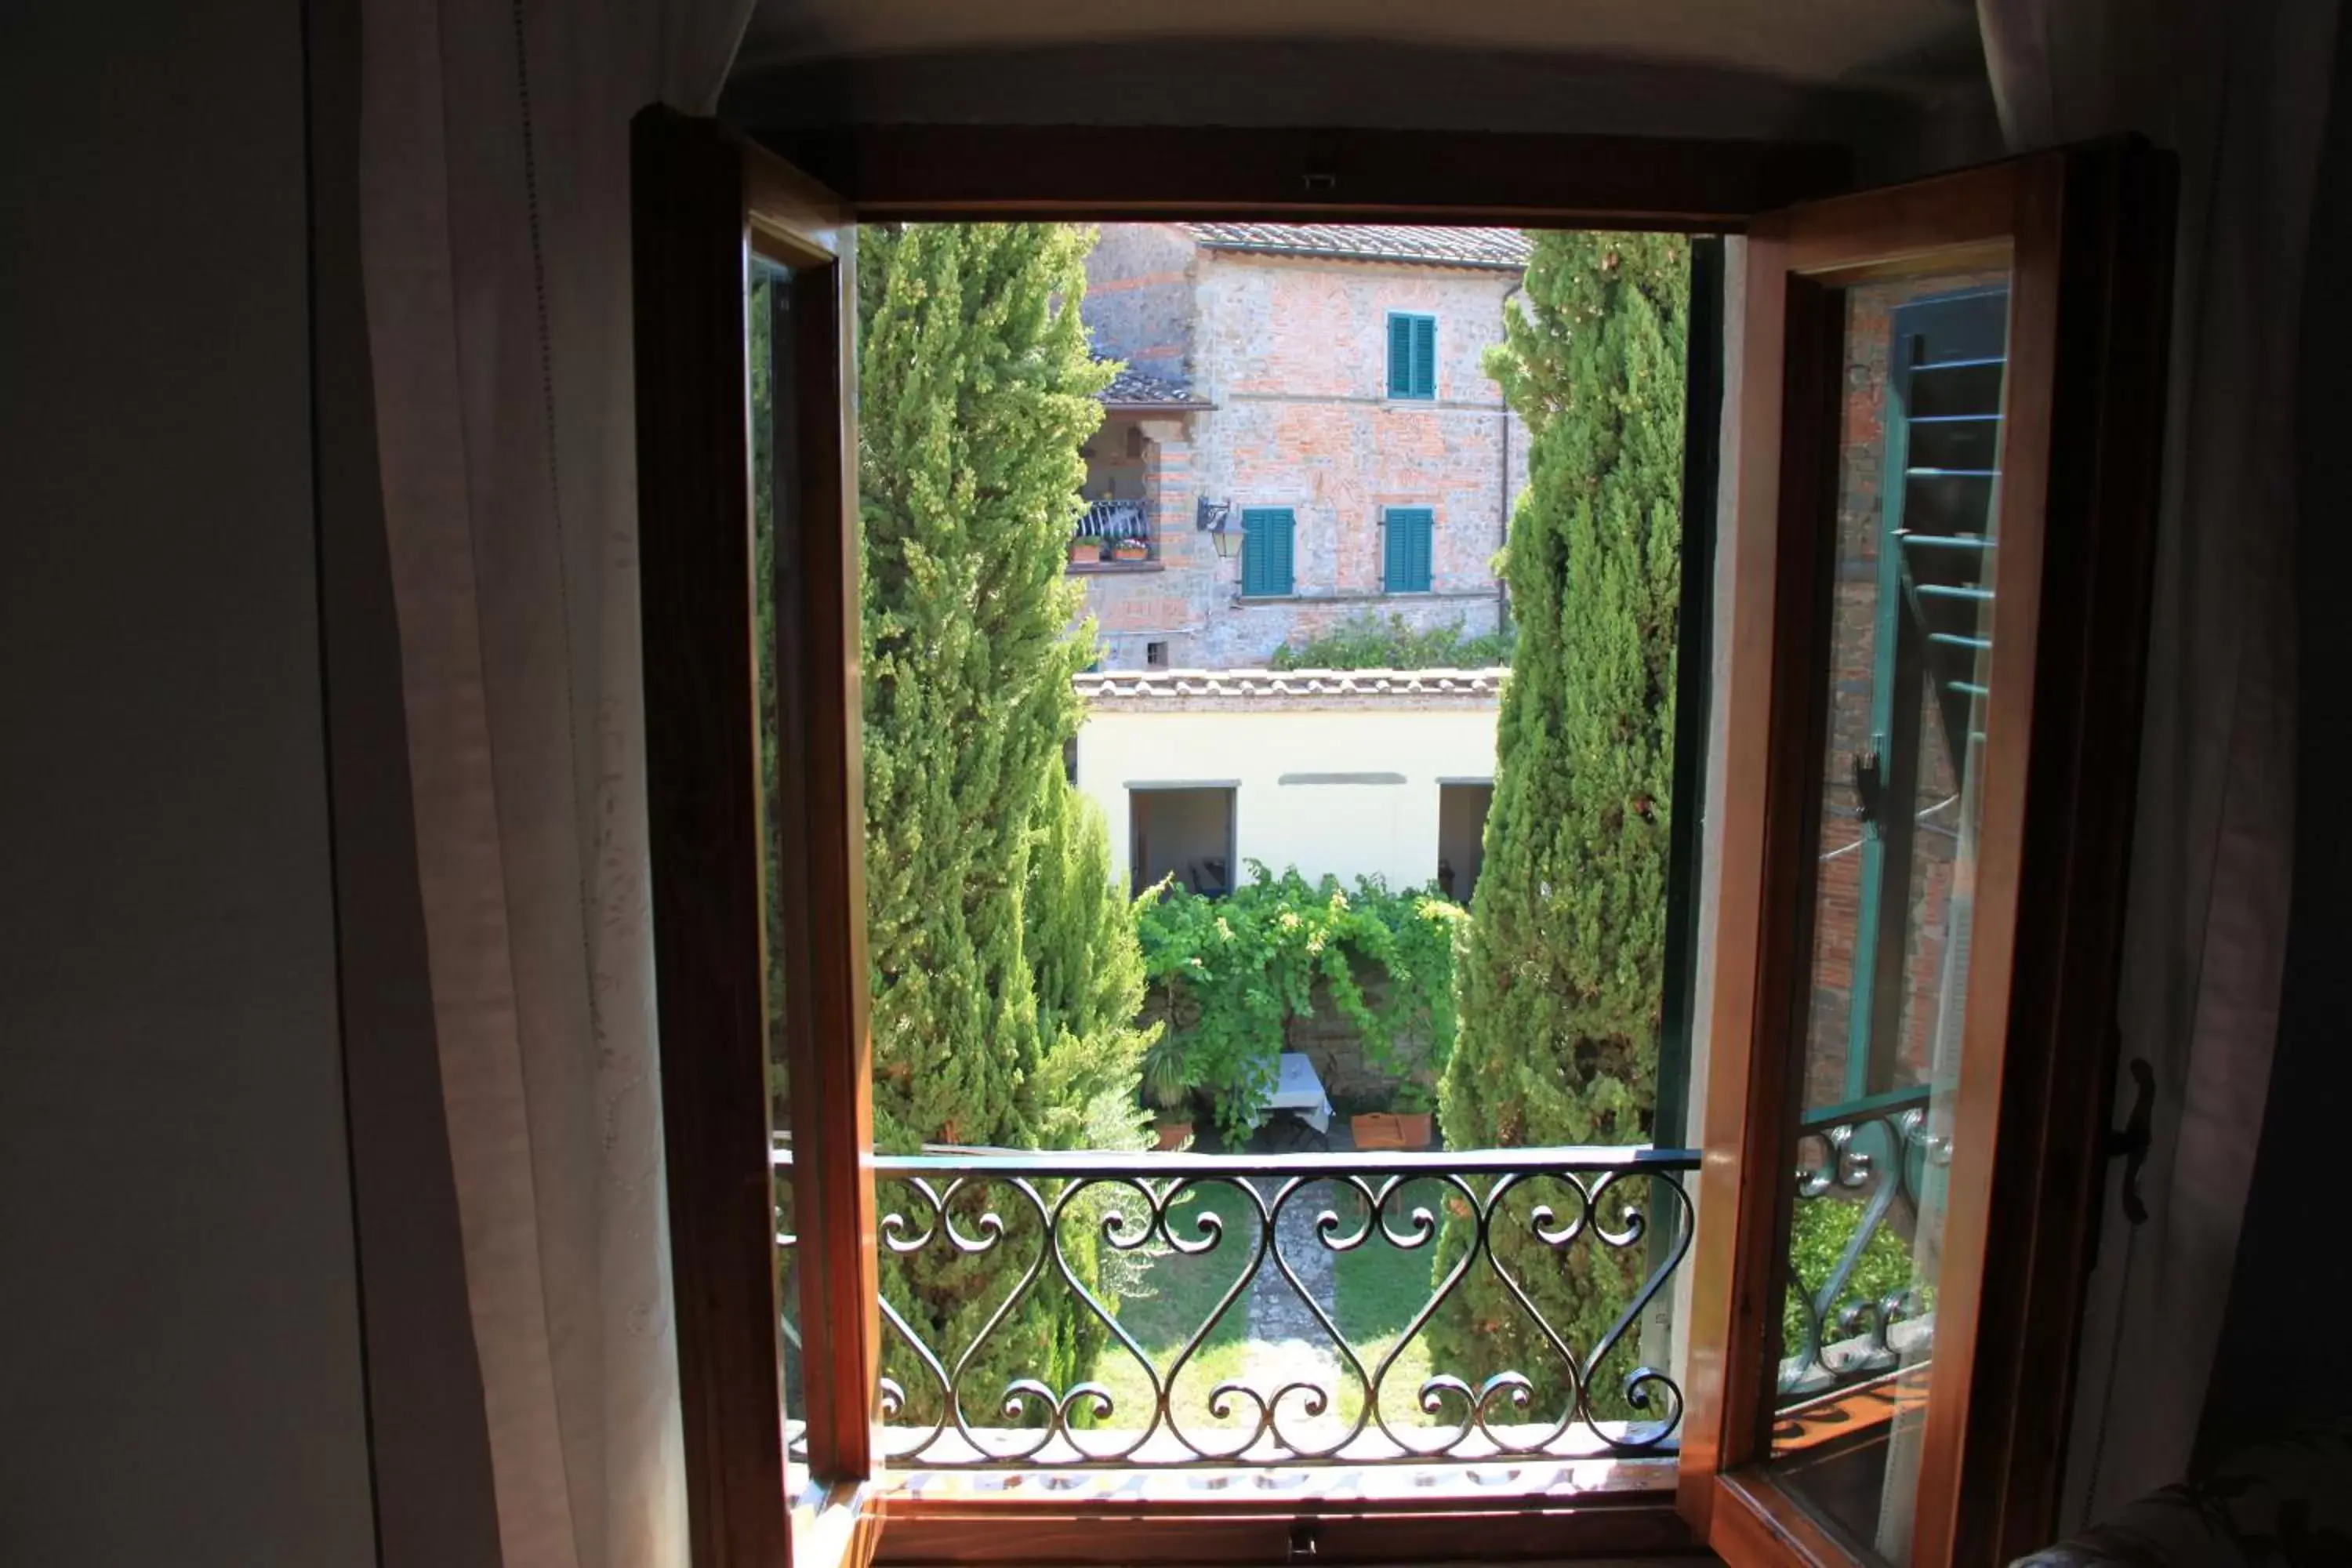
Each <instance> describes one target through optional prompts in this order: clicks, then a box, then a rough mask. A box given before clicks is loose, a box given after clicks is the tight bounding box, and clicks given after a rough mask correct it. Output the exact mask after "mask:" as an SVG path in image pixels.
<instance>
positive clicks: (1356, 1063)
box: [1142, 970, 1434, 1112]
mask: <svg viewBox="0 0 2352 1568" xmlns="http://www.w3.org/2000/svg"><path fill="white" fill-rule="evenodd" d="M1357 983H1358V984H1360V985H1362V986H1363V988H1364V996H1365V999H1366V1000H1367V1001H1369V1002H1370V1003H1371V1004H1372V1005H1373V1006H1374V1007H1376V1008H1377V1007H1378V1006H1379V1005H1380V1004H1381V1000H1382V999H1383V998H1384V997H1385V996H1386V995H1387V993H1388V984H1389V982H1388V977H1387V976H1386V975H1385V974H1382V973H1380V972H1378V971H1377V970H1375V971H1373V972H1372V973H1369V974H1359V975H1358V976H1357ZM1314 995H1315V1011H1314V1014H1313V1015H1312V1016H1309V1017H1305V1018H1294V1019H1292V1020H1291V1021H1290V1026H1289V1029H1288V1031H1287V1033H1286V1046H1285V1048H1286V1049H1288V1050H1294V1051H1300V1052H1304V1053H1305V1054H1306V1057H1307V1060H1308V1061H1310V1062H1312V1063H1314V1064H1315V1073H1316V1076H1317V1077H1318V1078H1320V1079H1322V1080H1323V1092H1324V1093H1326V1094H1328V1095H1329V1096H1330V1097H1331V1100H1332V1101H1333V1102H1334V1103H1335V1104H1336V1105H1338V1106H1339V1109H1340V1110H1342V1111H1343V1112H1345V1111H1348V1110H1351V1109H1353V1110H1364V1109H1371V1110H1377V1109H1381V1108H1382V1107H1385V1106H1386V1105H1387V1104H1388V1103H1389V1102H1390V1100H1391V1099H1393V1098H1394V1096H1395V1094H1396V1092H1397V1089H1398V1087H1399V1086H1400V1085H1401V1084H1402V1083H1403V1082H1404V1081H1406V1080H1407V1079H1418V1080H1419V1081H1420V1082H1421V1083H1422V1085H1423V1087H1424V1088H1432V1089H1433V1088H1434V1083H1433V1075H1432V1074H1431V1073H1430V1071H1429V1066H1428V1063H1429V1040H1428V1037H1427V1036H1426V1035H1424V1034H1421V1033H1412V1034H1406V1035H1402V1036H1400V1037H1398V1039H1397V1040H1396V1042H1395V1046H1394V1059H1393V1066H1392V1067H1391V1068H1388V1069H1383V1068H1378V1067H1375V1066H1373V1065H1372V1063H1371V1061H1370V1058H1368V1057H1367V1056H1366V1055H1365V1050H1364V1041H1363V1037H1362V1036H1361V1035H1360V1034H1358V1033H1357V1031H1356V1027H1355V1026H1354V1025H1352V1024H1350V1023H1349V1022H1348V1020H1347V1019H1345V1018H1343V1017H1341V1016H1339V1010H1338V1009H1337V1008H1336V1007H1334V1006H1333V1005H1331V1000H1330V992H1329V988H1328V986H1326V985H1325V984H1323V983H1322V982H1321V981H1319V980H1318V981H1317V982H1316V984H1315V993H1314ZM1168 1019H1169V1012H1168V1002H1167V994H1166V993H1165V992H1164V991H1154V992H1153V993H1152V994H1151V996H1150V1000H1148V1001H1147V1002H1146V1003H1145V1004H1144V1008H1143V1017H1142V1022H1143V1023H1144V1024H1145V1025H1146V1026H1150V1025H1152V1024H1160V1023H1166V1022H1167V1021H1168Z"/></svg>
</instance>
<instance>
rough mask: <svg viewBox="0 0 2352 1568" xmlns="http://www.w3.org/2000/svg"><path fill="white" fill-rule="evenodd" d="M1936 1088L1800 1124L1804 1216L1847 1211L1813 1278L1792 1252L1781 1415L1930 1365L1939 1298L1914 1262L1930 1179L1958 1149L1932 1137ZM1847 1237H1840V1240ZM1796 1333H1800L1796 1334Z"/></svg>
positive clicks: (1799, 1193) (1799, 1212)
mask: <svg viewBox="0 0 2352 1568" xmlns="http://www.w3.org/2000/svg"><path fill="white" fill-rule="evenodd" d="M1928 1098H1929V1089H1928V1088H1927V1086H1926V1085H1924V1084H1923V1085H1920V1086H1918V1087H1916V1088H1913V1089H1897V1090H1894V1091H1892V1092H1890V1093H1886V1094H1882V1095H1876V1096H1874V1097H1872V1098H1871V1099H1869V1100H1858V1101H1853V1102H1849V1103H1847V1104H1844V1105H1840V1106H1833V1107H1831V1108H1830V1109H1828V1110H1823V1111H1820V1112H1816V1113H1813V1114H1811V1115H1809V1116H1808V1117H1807V1118H1806V1119H1805V1120H1804V1121H1801V1122H1799V1123H1798V1127H1797V1160H1796V1170H1795V1173H1794V1180H1795V1182H1796V1217H1795V1219H1794V1221H1793V1223H1792V1226H1791V1229H1792V1232H1793V1231H1799V1230H1803V1229H1806V1228H1807V1227H1806V1224H1805V1222H1806V1217H1807V1214H1808V1211H1809V1209H1811V1208H1812V1205H1844V1207H1843V1211H1841V1210H1837V1209H1826V1208H1824V1209H1819V1210H1815V1211H1813V1212H1815V1213H1818V1214H1822V1215H1838V1217H1839V1220H1840V1222H1841V1223H1840V1224H1839V1225H1838V1226H1836V1228H1835V1229H1832V1230H1830V1231H1828V1232H1827V1234H1828V1235H1829V1236H1830V1237H1832V1239H1835V1240H1837V1247H1836V1251H1835V1256H1834V1258H1832V1261H1831V1263H1830V1266H1829V1267H1828V1268H1827V1269H1826V1270H1823V1271H1822V1272H1821V1275H1820V1278H1818V1279H1806V1278H1804V1277H1803V1275H1802V1271H1801V1268H1800V1267H1799V1259H1798V1258H1796V1257H1795V1256H1794V1255H1795V1253H1796V1250H1797V1248H1796V1247H1795V1244H1794V1242H1793V1241H1792V1244H1791V1249H1790V1250H1791V1259H1790V1278H1789V1299H1790V1310H1789V1312H1788V1314H1787V1317H1786V1325H1785V1328H1784V1332H1783V1335H1782V1338H1783V1340H1784V1341H1785V1342H1784V1343H1783V1344H1782V1346H1781V1347H1780V1348H1781V1357H1780V1378H1779V1394H1780V1405H1781V1407H1782V1408H1784V1409H1785V1408H1787V1407H1790V1406H1791V1405H1800V1404H1802V1403H1804V1402H1806V1401H1808V1400H1812V1399H1816V1398H1819V1397H1820V1396H1821V1395H1822V1394H1826V1393H1830V1392H1832V1391H1834V1390H1836V1389H1840V1388H1844V1387H1848V1386H1851V1385H1853V1384H1859V1383H1864V1382H1866V1381H1868V1380H1870V1379H1872V1378H1875V1377H1879V1376H1883V1375H1885V1373H1891V1372H1894V1371H1895V1370H1897V1369H1898V1368H1899V1367H1901V1366H1903V1365H1904V1364H1906V1362H1916V1361H1918V1360H1920V1359H1922V1357H1923V1356H1924V1354H1925V1352H1926V1351H1927V1347H1928V1344H1929V1342H1930V1341H1931V1339H1932V1337H1933V1334H1934V1328H1935V1324H1934V1306H1935V1301H1934V1293H1933V1291H1932V1290H1931V1289H1926V1288H1923V1287H1922V1286H1921V1284H1920V1283H1919V1269H1918V1267H1917V1264H1916V1260H1915V1259H1914V1258H1913V1257H1912V1249H1913V1247H1914V1244H1915V1242H1916V1234H1917V1229H1918V1226H1919V1216H1920V1214H1921V1210H1922V1207H1923V1202H1922V1200H1923V1197H1924V1196H1925V1194H1926V1188H1927V1183H1928V1182H1930V1181H1931V1180H1935V1179H1937V1173H1940V1172H1941V1171H1943V1170H1944V1169H1945V1168H1946V1167H1948V1166H1949V1165H1950V1163H1951V1160H1952V1151H1951V1144H1950V1140H1948V1139H1947V1138H1944V1137H1941V1136H1938V1135H1937V1134H1934V1133H1931V1132H1930V1131H1929V1130H1928ZM1839 1231H1843V1233H1844V1234H1843V1238H1842V1239H1838V1232H1839ZM1790 1329H1792V1330H1793V1331H1792V1332H1791V1331H1787V1330H1790Z"/></svg>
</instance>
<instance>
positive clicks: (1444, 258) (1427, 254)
mask: <svg viewBox="0 0 2352 1568" xmlns="http://www.w3.org/2000/svg"><path fill="white" fill-rule="evenodd" d="M1177 227H1179V228H1181V229H1182V230H1183V231H1184V232H1185V233H1186V234H1189V235H1191V236H1192V237H1193V238H1194V239H1195V240H1197V241H1199V242H1200V243H1201V244H1202V245H1203V246H1205V247H1208V248H1210V249H1212V250H1251V251H1261V252H1265V253H1267V254H1271V255H1280V256H1332V257H1340V258H1346V259H1348V260H1351V261H1413V262H1421V263H1423V264H1430V265H1435V266H1440V267H1486V268H1502V269H1505V270H1508V271H1513V272H1516V271H1519V270H1521V269H1523V268H1525V267H1526V266H1527V264H1528V237H1527V236H1526V235H1525V234H1522V233H1521V232H1520V231H1519V230H1517V229H1516V228H1437V227H1432V226H1427V225H1394V224H1353V223H1184V224H1178V225H1177Z"/></svg>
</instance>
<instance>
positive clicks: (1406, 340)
mask: <svg viewBox="0 0 2352 1568" xmlns="http://www.w3.org/2000/svg"><path fill="white" fill-rule="evenodd" d="M1412 337H1413V332H1412V317H1411V316H1401V315H1399V314H1397V313H1396V312H1395V311H1393V310H1391V311H1390V312H1389V395H1390V396H1391V397H1411V396H1412Z"/></svg>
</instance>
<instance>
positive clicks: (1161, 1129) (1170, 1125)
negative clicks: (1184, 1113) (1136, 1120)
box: [1152, 1119, 1192, 1152]
mask: <svg viewBox="0 0 2352 1568" xmlns="http://www.w3.org/2000/svg"><path fill="white" fill-rule="evenodd" d="M1152 1130H1153V1131H1156V1132H1158V1133H1159V1134H1160V1150H1161V1152H1167V1151H1169V1150H1171V1149H1181V1148H1182V1147H1183V1146H1184V1145H1185V1144H1186V1143H1187V1142H1190V1141H1191V1139H1192V1121H1190V1120H1189V1119H1187V1120H1185V1121H1160V1122H1155V1123H1154V1124H1153V1128H1152Z"/></svg>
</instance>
